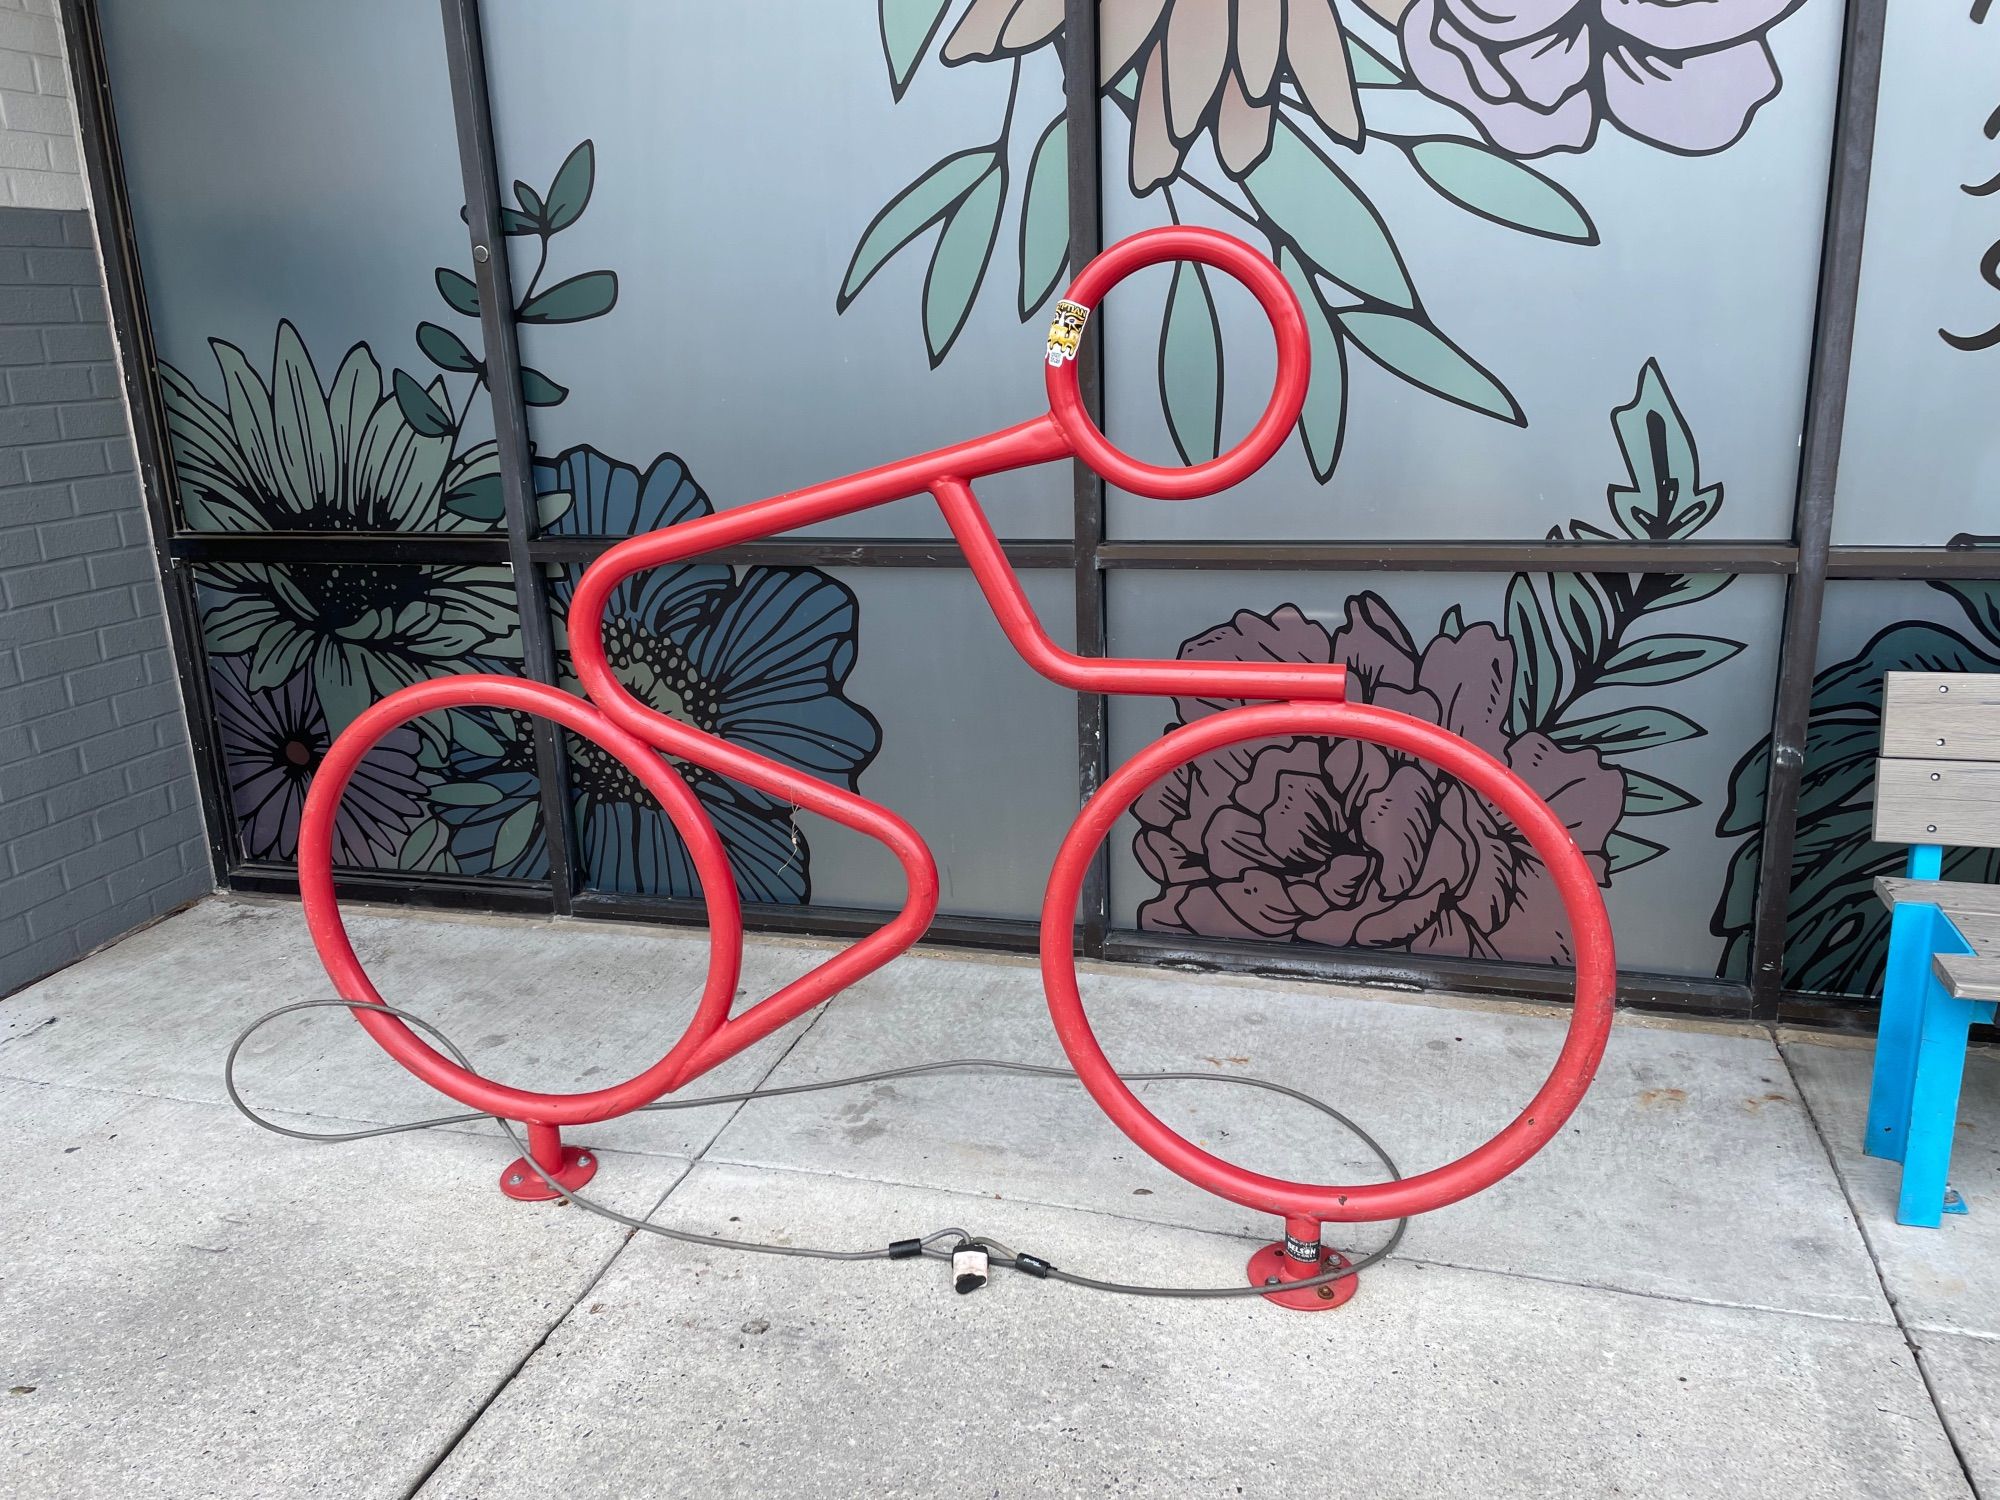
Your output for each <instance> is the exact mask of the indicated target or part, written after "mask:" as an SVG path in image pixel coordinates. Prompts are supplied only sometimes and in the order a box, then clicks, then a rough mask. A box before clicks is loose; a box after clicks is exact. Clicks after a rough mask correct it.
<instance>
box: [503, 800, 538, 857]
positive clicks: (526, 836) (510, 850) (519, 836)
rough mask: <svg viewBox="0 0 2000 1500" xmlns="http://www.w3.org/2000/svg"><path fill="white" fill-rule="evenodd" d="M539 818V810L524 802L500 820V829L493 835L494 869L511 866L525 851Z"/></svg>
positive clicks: (533, 804) (535, 805) (535, 806)
mask: <svg viewBox="0 0 2000 1500" xmlns="http://www.w3.org/2000/svg"><path fill="white" fill-rule="evenodd" d="M540 818H541V808H540V807H539V806H538V805H537V804H535V803H533V802H524V803H522V804H521V805H520V806H519V807H517V808H515V809H514V810H513V811H512V812H510V813H508V814H507V816H506V817H505V818H503V819H501V820H500V827H499V828H498V829H497V830H496V831H495V832H494V835H493V855H492V859H493V864H494V866H495V867H496V868H500V867H504V866H506V865H511V864H512V863H513V862H514V861H515V860H517V859H519V858H520V857H521V855H522V854H523V853H525V852H526V851H527V848H528V843H529V841H530V840H532V839H533V838H534V836H535V830H536V828H537V827H538V826H539V824H540Z"/></svg>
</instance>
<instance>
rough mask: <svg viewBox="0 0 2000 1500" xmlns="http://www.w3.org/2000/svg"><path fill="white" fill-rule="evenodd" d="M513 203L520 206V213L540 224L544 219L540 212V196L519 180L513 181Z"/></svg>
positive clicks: (541, 211) (544, 216) (542, 213)
mask: <svg viewBox="0 0 2000 1500" xmlns="http://www.w3.org/2000/svg"><path fill="white" fill-rule="evenodd" d="M514 201H515V202H516V203H518V204H520V205H521V212H522V213H524V214H526V215H527V216H528V217H529V218H531V219H533V220H534V221H535V223H536V224H538V225H539V224H541V223H542V222H543V220H544V219H545V218H546V215H545V214H544V212H543V210H542V195H541V194H540V193H538V192H536V191H535V190H534V189H533V188H531V187H529V186H528V185H527V183H525V182H522V181H521V180H520V179H519V178H516V179H515V180H514Z"/></svg>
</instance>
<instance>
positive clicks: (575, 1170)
mask: <svg viewBox="0 0 2000 1500" xmlns="http://www.w3.org/2000/svg"><path fill="white" fill-rule="evenodd" d="M562 1155H563V1164H562V1170H561V1171H559V1172H556V1173H554V1174H553V1175H554V1177H555V1180H556V1181H557V1182H560V1183H561V1184H562V1185H563V1186H564V1187H566V1188H568V1189H569V1190H570V1191H571V1192H574V1191H576V1189H578V1188H580V1187H582V1186H583V1185H584V1184H585V1183H586V1182H588V1181H590V1179H591V1178H593V1177H595V1176H596V1175H597V1153H596V1152H595V1151H589V1150H586V1149H584V1148H583V1147H581V1146H565V1147H563V1154H562ZM500 1191H501V1192H503V1193H505V1194H506V1195H507V1196H508V1197H509V1198H517V1199H519V1200H520V1201H521V1202H523V1203H547V1202H549V1201H550V1200H551V1199H553V1198H558V1197H560V1196H561V1195H560V1194H559V1193H557V1192H556V1191H555V1190H554V1189H553V1188H551V1187H550V1186H549V1185H548V1184H547V1183H546V1182H544V1181H542V1178H541V1174H540V1173H538V1172H537V1171H536V1170H535V1169H534V1168H533V1167H531V1166H529V1165H528V1164H527V1162H526V1161H525V1160H523V1159H522V1158H521V1157H518V1156H517V1157H515V1158H514V1159H513V1160H512V1161H511V1162H509V1163H508V1164H507V1170H506V1171H504V1172H502V1173H501V1174H500Z"/></svg>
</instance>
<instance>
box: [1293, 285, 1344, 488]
mask: <svg viewBox="0 0 2000 1500" xmlns="http://www.w3.org/2000/svg"><path fill="white" fill-rule="evenodd" d="M1278 269H1279V270H1281V271H1283V272H1284V273H1285V279H1286V280H1287V281H1289V282H1290V283H1291V284H1292V295H1293V296H1295V297H1297V298H1298V299H1299V306H1300V307H1301V308H1303V309H1304V310H1305V315H1306V336H1307V338H1308V339H1309V340H1310V346H1311V349H1312V384H1311V385H1309V386H1308V387H1307V388H1306V402H1305V405H1304V406H1302V407H1300V408H1299V440H1300V441H1301V442H1303V443H1304V444H1305V446H1306V462H1307V463H1309V464H1311V465H1312V471H1313V477H1314V478H1315V479H1317V480H1318V481H1319V482H1320V483H1321V484H1325V483H1326V482H1327V480H1329V479H1331V478H1332V477H1333V471H1334V469H1335V467H1336V466H1337V465H1338V464H1339V463H1340V448H1341V444H1342V443H1343V442H1345V441H1346V438H1347V351H1346V350H1345V349H1344V348H1343V347H1342V346H1341V342H1340V333H1339V331H1338V330H1337V329H1335V328H1334V326H1333V320H1332V319H1331V318H1330V317H1329V316H1328V315H1327V310H1326V303H1325V301H1323V300H1322V299H1321V297H1320V294H1319V288H1318V287H1317V286H1315V285H1314V284H1313V279H1312V273H1311V272H1310V271H1308V270H1307V269H1306V267H1305V265H1304V264H1303V263H1302V262H1301V261H1300V260H1299V258H1298V256H1296V255H1294V254H1293V253H1292V250H1291V247H1290V246H1289V245H1285V246H1280V247H1279V249H1278Z"/></svg>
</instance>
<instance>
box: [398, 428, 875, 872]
mask: <svg viewBox="0 0 2000 1500" xmlns="http://www.w3.org/2000/svg"><path fill="white" fill-rule="evenodd" d="M535 488H536V490H537V492H538V493H540V494H541V495H542V496H543V497H544V498H545V500H549V501H554V499H555V497H558V496H563V497H567V506H566V508H565V509H563V510H562V513H561V518H560V520H558V521H557V523H556V524H555V525H554V526H553V527H551V528H550V532H551V534H553V535H568V536H623V535H631V534H634V533H637V532H641V531H651V530H655V529H657V528H659V527H662V526H671V525H675V524H677V523H679V522H682V521H687V520H692V519H694V518H696V517H699V516H705V515H708V514H710V512H711V511H712V510H713V507H712V506H711V505H710V503H709V500H708V497H707V496H706V495H704V494H703V493H702V491H701V489H700V487H699V486H698V485H696V484H695V482H694V480H693V479H692V478H691V477H690V476H689V474H688V472H687V469H686V467H685V466H684V465H683V464H682V463H681V462H680V460H679V459H677V458H675V457H673V456H672V455H671V454H662V455H661V456H660V457H659V458H657V459H655V460H654V462H653V464H652V466H651V467H650V468H648V469H647V470H646V471H645V472H644V473H643V474H642V473H641V472H640V471H639V470H637V469H635V468H633V467H632V466H631V465H630V464H625V463H620V462H618V461H617V460H615V459H611V458H607V457H606V456H605V455H604V454H602V453H599V452H598V451H596V450H595V449H593V448H588V447H579V448H573V449H571V450H569V451H568V452H566V453H564V454H562V455H561V456H560V457H558V458H556V459H553V460H548V459H539V460H537V461H536V463H535ZM558 503H559V502H558ZM578 576H579V574H578V573H577V572H576V571H575V570H571V569H563V570H560V571H558V572H556V573H555V574H554V575H553V576H552V578H551V581H550V590H549V593H550V604H551V608H552V610H553V612H554V614H555V616H556V624H557V629H558V642H559V645H560V647H561V649H562V654H563V657H564V674H565V685H566V686H569V687H571V688H572V689H574V688H575V687H576V682H575V679H574V676H573V674H571V673H570V672H569V669H568V665H567V658H568V641H567V622H568V615H569V606H570V601H571V599H572V597H573V596H574V594H575V590H576V582H577V578H578ZM858 626H859V612H858V610H857V607H856V605H855V600H854V595H853V593H852V592H851V591H850V590H849V589H848V588H847V587H846V586H845V585H844V584H842V583H840V582H838V581H837V580H836V579H834V578H831V577H829V576H828V575H827V574H825V573H822V572H820V571H819V570H818V569H816V568H768V567H747V568H742V569H734V568H730V567H728V566H725V565H722V564H718V563H702V562H696V563H689V564H683V565H680V566H676V567H665V568H655V569H652V570H651V571H649V572H646V573H641V574H639V575H637V576H636V577H633V578H629V579H627V580H626V581H625V582H623V583H622V584H620V585H619V586H618V588H617V589H616V590H615V591H614V592H613V594H612V596H611V600H610V604H609V607H608V608H607V610H606V615H605V629H604V645H605V653H606V655H607V656H608V657H609V658H610V661H611V665H612V668H613V670H614V671H616V672H617V674H618V677H619V680H620V681H621V682H623V683H624V684H625V686H626V687H627V688H628V689H630V690H631V692H632V693H633V694H634V695H636V696H637V697H638V698H639V699H640V700H641V701H642V702H644V703H646V704H648V705H649V706H651V707H652V708H654V709H657V710H658V711H660V712H661V713H664V714H668V715H670V716H671V717H673V718H676V719H679V720H681V721H682V722H684V723H688V724H692V725H694V726H696V727H697V728H700V729H704V730H707V731H708V732H710V733H712V734H716V735H719V736H721V737H722V738H724V739H726V740H729V741H730V742H731V743H733V744H736V745H740V746H742V747H743V748H744V749H746V750H751V751H754V752H756V753H757V754H760V755H766V756H769V757H770V758H772V759H773V760H777V761H781V762H783V763H784V764H786V765H790V766H795V767H797V768H798V769H800V770H803V771H806V772H809V773H811V774H812V775H814V776H817V777H819V778H821V779H822V780H825V781H829V782H832V783H833V784H834V785H836V786H841V787H845V788H847V789H848V790H853V789H854V787H855V785H856V783H857V781H858V779H859V777H860V775H861V772H862V771H863V770H864V769H866V767H867V766H868V764H869V762H870V761H872V760H873V759H874V758H875V754H876V752H877V750H878V749H880V747H881V743H882V730H881V726H880V725H879V724H878V723H877V722H876V721H875V718H874V716H873V715H871V714H869V713H868V712H867V711H866V710H865V709H863V708H861V707H859V706H858V705H856V704H855V703H853V702H852V701H850V700H849V699H848V698H847V696H846V693H845V688H846V683H847V678H848V674H849V673H850V672H851V671H852V670H853V668H854V660H855V648H856V633H857V630H858ZM494 717H495V718H496V719H497V718H499V717H501V716H497V715H496V716H494ZM680 770H681V773H682V774H683V775H684V776H686V777H687V779H688V783H689V785H690V786H691V787H692V789H693V791H694V794H695V796H696V798H697V799H698V801H699V802H700V804H701V806H702V809H703V811H704V812H706V813H707V814H708V816H709V818H710V819H711V820H712V821H713V822H714V824H715V828H716V831H717V833H719V834H720V835H721V838H722V842H723V845H724V847H725V848H726V849H727V851H728V854H729V860H730V864H731V866H732V867H733V868H734V870H735V873H736V883H737V888H738V890H739V892H740V894H741V895H742V897H743V899H744V900H746V901H758V902H780V903H801V902H806V901H809V900H811V899H812V877H811V858H812V854H811V849H810V847H809V846H808V844H807V841H806V838H805V835H804V834H803V833H802V832H800V831H799V830H798V828H797V827H796V825H795V824H794V822H793V818H792V809H791V807H790V805H789V804H787V803H784V802H781V801H778V800H777V799H775V798H772V797H769V796H767V795H765V794H764V793H762V792H758V791H755V790H753V789H752V788H749V787H746V786H742V785H740V784H738V783H735V782H732V781H729V780H727V779H726V778H724V777H720V776H717V775H715V774H713V773H711V772H708V771H705V770H703V769H701V768H700V767H697V766H688V765H682V766H681V767H680ZM453 775H454V778H455V781H454V783H453V785H449V786H446V787H441V788H439V791H438V793H437V794H436V796H435V798H434V800H436V801H439V802H448V801H449V800H450V799H451V798H452V797H453V796H454V795H458V793H457V792H456V791H455V790H454V788H455V787H464V788H465V790H464V792H463V796H464V798H465V799H466V802H465V809H464V810H463V811H462V812H461V813H456V814H453V813H447V814H441V816H442V817H443V818H444V821H445V822H446V823H447V824H450V825H452V832H451V853H452V856H453V858H454V859H456V860H457V862H458V863H459V865H460V867H461V868H463V869H464V870H466V871H467V872H468V873H493V874H519V873H523V872H524V871H525V870H526V869H527V868H530V867H531V866H530V865H528V864H527V863H525V862H526V861H529V860H531V859H536V858H538V859H541V860H543V861H545V860H546V852H545V850H542V849H541V848H540V841H539V836H538V835H535V836H531V835H529V834H528V833H527V832H526V830H527V829H528V827H529V824H530V822H531V818H532V815H531V814H530V813H529V812H528V811H526V810H527V809H531V808H532V807H533V806H534V805H535V798H536V796H537V793H538V791H539V782H538V781H537V780H536V778H535V775H534V765H533V757H532V755H530V754H528V753H527V747H526V743H525V735H523V736H522V737H521V742H520V743H519V744H518V745H510V746H507V747H503V749H502V751H501V753H499V754H497V755H496V754H492V753H489V752H487V751H485V750H484V749H482V750H481V752H480V753H478V754H465V755H460V754H457V753H455V755H454V760H453ZM570 778H571V784H572V788H573V811H574V815H575V819H576V830H577V839H578V859H579V863H580V865H581V866H582V870H583V874H584V880H585V882H586V883H587V884H588V885H590V886H591V887H593V888H595V889H598V890H615V891H629V892H634V893H637V894H641V895H649V896H668V897H676V898H680V899H690V898H693V897H695V896H697V895H699V893H700V884H699V882H698V881H697V879H696V878H695V872H694V866H693V862H692V860H691V859H690V858H689V855H688V850H687V846H686V845H685V843H684V842H683V841H682V840H681V837H680V835H679V834H678V833H677V832H676V831H675V830H674V828H673V825H672V824H671V823H670V822H669V821H668V820H667V818H666V817H665V815H664V814H663V813H661V812H660V810H659V808H658V806H657V805H656V804H655V803H654V801H653V799H652V797H651V796H650V795H649V794H648V793H647V792H646V790H645V789H644V788H643V787H641V786H640V785H639V783H638V781H637V779H636V778H634V777H633V776H632V775H631V773H629V772H628V771H626V770H625V768H624V767H623V766H622V765H620V764H619V763H618V762H617V761H616V760H614V759H613V758H612V757H611V756H609V755H608V754H606V753H605V752H604V751H603V750H601V749H599V748H598V747H597V746H596V745H594V744H591V743H589V742H588V741H585V740H581V739H578V738H575V737H572V738H571V740H570ZM474 786H481V787H491V788H494V789H497V792H498V795H491V794H489V793H488V792H486V791H484V790H479V791H475V790H472V788H473V787H474ZM517 818H518V819H519V821H518V822H513V821H512V820H514V819H517ZM496 844H497V846H498V854H504V855H508V856H509V857H510V859H509V861H508V862H507V867H506V868H500V867H499V865H500V863H501V862H500V861H499V860H498V858H497V856H496V853H495V845H496ZM544 867H545V866H544Z"/></svg>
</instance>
